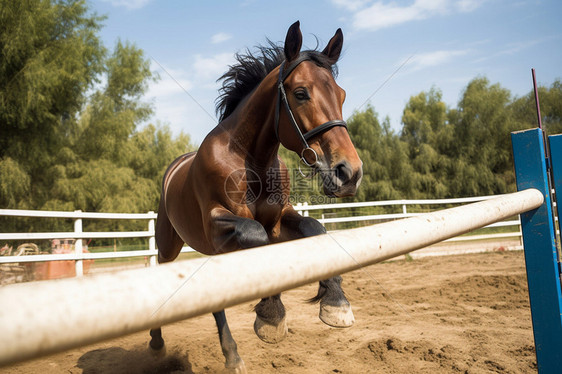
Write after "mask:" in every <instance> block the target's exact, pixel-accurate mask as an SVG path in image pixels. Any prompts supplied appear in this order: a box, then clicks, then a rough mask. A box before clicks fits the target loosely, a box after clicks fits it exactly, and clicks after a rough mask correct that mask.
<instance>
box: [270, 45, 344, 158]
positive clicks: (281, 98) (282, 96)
mask: <svg viewBox="0 0 562 374" xmlns="http://www.w3.org/2000/svg"><path fill="white" fill-rule="evenodd" d="M309 60H310V58H309V57H308V56H307V55H301V56H299V57H298V58H297V59H296V60H295V61H293V62H292V63H291V64H290V65H289V66H288V67H287V69H286V70H285V61H283V63H282V64H281V66H280V68H279V78H278V79H277V89H278V95H277V103H276V104H275V136H276V137H277V140H278V141H279V142H281V140H280V139H279V111H280V107H281V103H283V104H284V107H285V109H286V111H287V116H288V117H289V122H290V123H291V125H292V126H293V128H294V129H295V132H296V133H297V135H298V137H299V140H300V142H301V144H302V146H303V150H302V151H301V154H300V156H301V161H302V162H304V164H305V165H306V166H308V167H312V166H315V165H316V164H317V163H318V155H317V154H316V151H315V150H314V149H312V148H311V147H310V146H309V145H308V140H310V139H311V138H313V137H315V136H317V135H319V134H321V133H323V132H325V131H328V130H330V129H331V128H332V127H336V126H342V127H345V128H346V129H347V123H346V122H345V121H344V120H341V119H336V120H331V121H328V122H325V123H323V124H321V125H320V126H317V127H315V128H313V129H312V130H310V131H307V132H305V133H304V134H303V133H302V131H301V129H300V127H299V125H298V124H297V121H296V119H295V115H294V114H293V111H292V110H291V107H290V106H289V101H288V100H287V93H286V91H285V85H284V82H285V80H286V79H287V77H288V76H289V74H291V72H292V71H293V70H295V68H296V67H297V66H298V65H299V64H300V63H301V62H304V61H309ZM307 152H308V153H309V154H310V155H312V156H313V157H314V161H313V162H312V163H310V162H308V161H307V160H306V157H305V155H306V153H307Z"/></svg>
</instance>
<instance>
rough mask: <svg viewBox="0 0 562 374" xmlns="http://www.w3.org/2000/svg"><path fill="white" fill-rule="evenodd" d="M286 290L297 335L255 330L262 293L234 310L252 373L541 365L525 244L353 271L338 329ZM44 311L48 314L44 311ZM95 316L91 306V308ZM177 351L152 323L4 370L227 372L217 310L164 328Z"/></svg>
mask: <svg viewBox="0 0 562 374" xmlns="http://www.w3.org/2000/svg"><path fill="white" fill-rule="evenodd" d="M316 287H317V286H316V285H309V286H305V287H301V288H299V289H296V290H292V291H288V292H285V293H284V294H283V295H284V296H283V301H284V304H285V306H286V308H287V315H288V321H289V335H288V337H287V338H286V339H285V340H284V341H283V342H281V343H279V344H276V345H271V344H267V343H264V342H262V341H261V340H259V339H258V338H257V337H256V336H255V334H254V331H253V328H252V326H253V322H254V313H253V311H252V308H253V306H254V305H255V302H254V303H247V304H242V305H239V306H237V307H234V308H231V309H228V310H227V317H228V320H229V324H230V328H231V330H232V333H233V336H234V338H235V340H236V341H237V343H238V349H239V353H240V355H241V356H242V358H243V359H244V361H245V362H246V367H247V369H248V372H249V373H386V374H393V373H432V374H433V373H535V372H536V370H537V369H536V359H535V351H534V344H533V334H532V329H531V313H530V310H529V297H528V293H527V281H526V276H525V268H524V258H523V252H521V251H516V252H494V253H483V254H469V255H457V256H444V257H426V258H421V259H415V260H412V261H405V260H398V261H393V262H388V263H383V264H377V265H373V266H370V267H368V268H365V269H363V270H358V271H355V272H352V273H349V274H346V275H344V290H345V291H346V293H347V295H348V298H349V300H350V302H351V304H352V307H353V311H354V313H355V319H356V322H355V325H354V326H353V327H351V328H349V329H336V328H331V327H329V326H326V325H324V324H323V323H322V322H321V321H320V320H319V319H318V317H317V315H318V305H310V304H307V303H305V302H304V300H306V299H308V298H310V297H312V296H314V295H315V292H316ZM40 314H41V313H40V311H38V316H40ZM84 321H85V323H87V314H85V315H84ZM163 334H164V339H165V340H166V343H167V346H168V355H167V357H165V358H163V359H161V360H159V361H156V360H154V359H153V358H152V357H151V356H149V355H148V354H147V353H146V345H147V343H148V340H149V335H148V331H147V332H142V333H138V334H134V335H130V336H127V337H123V338H120V339H116V340H112V341H107V342H105V343H101V344H96V345H92V346H87V347H83V348H80V349H76V350H72V351H68V352H64V353H60V354H57V355H53V356H49V357H45V358H41V359H37V360H34V361H29V362H26V363H22V364H18V365H14V366H11V367H7V368H2V369H0V372H2V373H41V374H48V373H84V374H97V373H99V374H106V373H109V374H113V373H115V374H117V373H147V374H148V373H217V372H221V371H222V368H223V361H224V360H223V356H222V353H221V350H220V347H219V342H218V336H217V334H216V328H215V323H214V319H213V317H212V316H211V315H207V316H201V317H198V318H194V319H191V320H187V321H183V322H180V323H176V324H173V325H168V326H165V327H164V329H163Z"/></svg>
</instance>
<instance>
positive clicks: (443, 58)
mask: <svg viewBox="0 0 562 374" xmlns="http://www.w3.org/2000/svg"><path fill="white" fill-rule="evenodd" d="M468 52H469V51H468V50H440V51H433V52H428V53H422V54H418V55H416V56H415V57H414V59H413V61H412V64H413V67H412V69H413V70H421V69H425V68H429V67H434V66H439V65H444V64H447V63H449V62H451V61H452V60H454V59H455V58H456V57H459V56H464V55H466V54H468Z"/></svg>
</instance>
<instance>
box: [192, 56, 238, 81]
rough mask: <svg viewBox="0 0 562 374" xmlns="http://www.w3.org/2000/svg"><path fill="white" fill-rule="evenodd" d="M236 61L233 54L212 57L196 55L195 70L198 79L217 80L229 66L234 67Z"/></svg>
mask: <svg viewBox="0 0 562 374" xmlns="http://www.w3.org/2000/svg"><path fill="white" fill-rule="evenodd" d="M234 61H235V60H234V56H233V54H232V53H220V54H218V55H214V56H211V57H203V56H201V55H196V56H195V62H194V63H193V69H194V70H195V75H196V76H197V77H198V78H204V79H209V78H213V80H216V79H217V78H218V77H220V76H221V75H222V74H223V73H224V72H226V70H227V69H228V66H229V65H232V64H233V63H234Z"/></svg>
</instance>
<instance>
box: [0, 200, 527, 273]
mask: <svg viewBox="0 0 562 374" xmlns="http://www.w3.org/2000/svg"><path fill="white" fill-rule="evenodd" d="M494 197H495V196H480V197H470V198H456V199H431V200H388V201H371V202H357V203H337V204H321V205H307V204H298V205H297V206H295V209H296V210H297V211H299V212H300V214H302V215H305V216H308V215H309V214H310V212H311V211H325V210H331V211H334V210H335V211H336V212H337V211H341V210H342V209H356V208H368V207H392V206H397V207H398V209H400V210H401V212H400V213H391V214H375V215H363V216H352V215H349V216H338V217H328V218H326V217H324V216H323V215H322V216H320V217H318V220H319V221H320V222H321V223H322V224H324V225H326V224H332V223H343V222H364V221H373V222H384V221H388V220H396V219H402V218H409V217H415V216H418V215H420V214H424V213H414V212H409V211H408V207H412V206H420V205H433V206H435V205H452V204H467V203H473V202H478V201H484V200H489V199H491V198H494ZM331 214H334V213H331ZM336 214H337V215H340V214H341V213H336ZM0 216H6V217H36V218H52V219H61V218H66V219H73V220H74V231H67V232H43V233H0V243H2V244H3V243H4V242H6V241H13V240H18V241H33V240H52V239H76V243H75V251H74V253H69V254H41V255H30V256H0V264H10V263H30V262H45V261H69V260H70V261H75V267H76V275H77V276H81V275H82V274H83V261H84V260H95V259H117V258H127V257H147V258H148V259H149V263H150V265H151V266H153V265H156V263H157V261H156V259H157V256H158V251H157V249H156V241H155V237H154V233H155V232H154V224H155V219H156V217H157V214H156V213H154V212H148V213H135V214H128V213H92V212H82V211H74V212H61V211H37V210H15V209H0ZM86 219H87V220H102V219H103V220H146V221H147V229H146V230H144V231H126V232H84V231H82V222H83V220H86ZM519 225H520V222H519V219H517V220H511V221H501V222H495V223H493V224H491V225H488V226H487V227H502V226H513V227H514V230H513V231H512V232H508V233H496V234H486V235H472V236H468V237H457V238H452V239H449V240H448V241H457V242H461V241H474V240H485V239H500V238H507V237H510V238H519V240H520V239H521V231H520V228H519ZM100 238H104V239H124V238H148V249H146V250H136V251H119V252H109V251H108V252H98V253H83V252H82V247H83V243H82V241H83V239H100ZM192 251H193V249H191V248H189V247H184V248H183V249H182V252H183V253H186V252H192Z"/></svg>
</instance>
